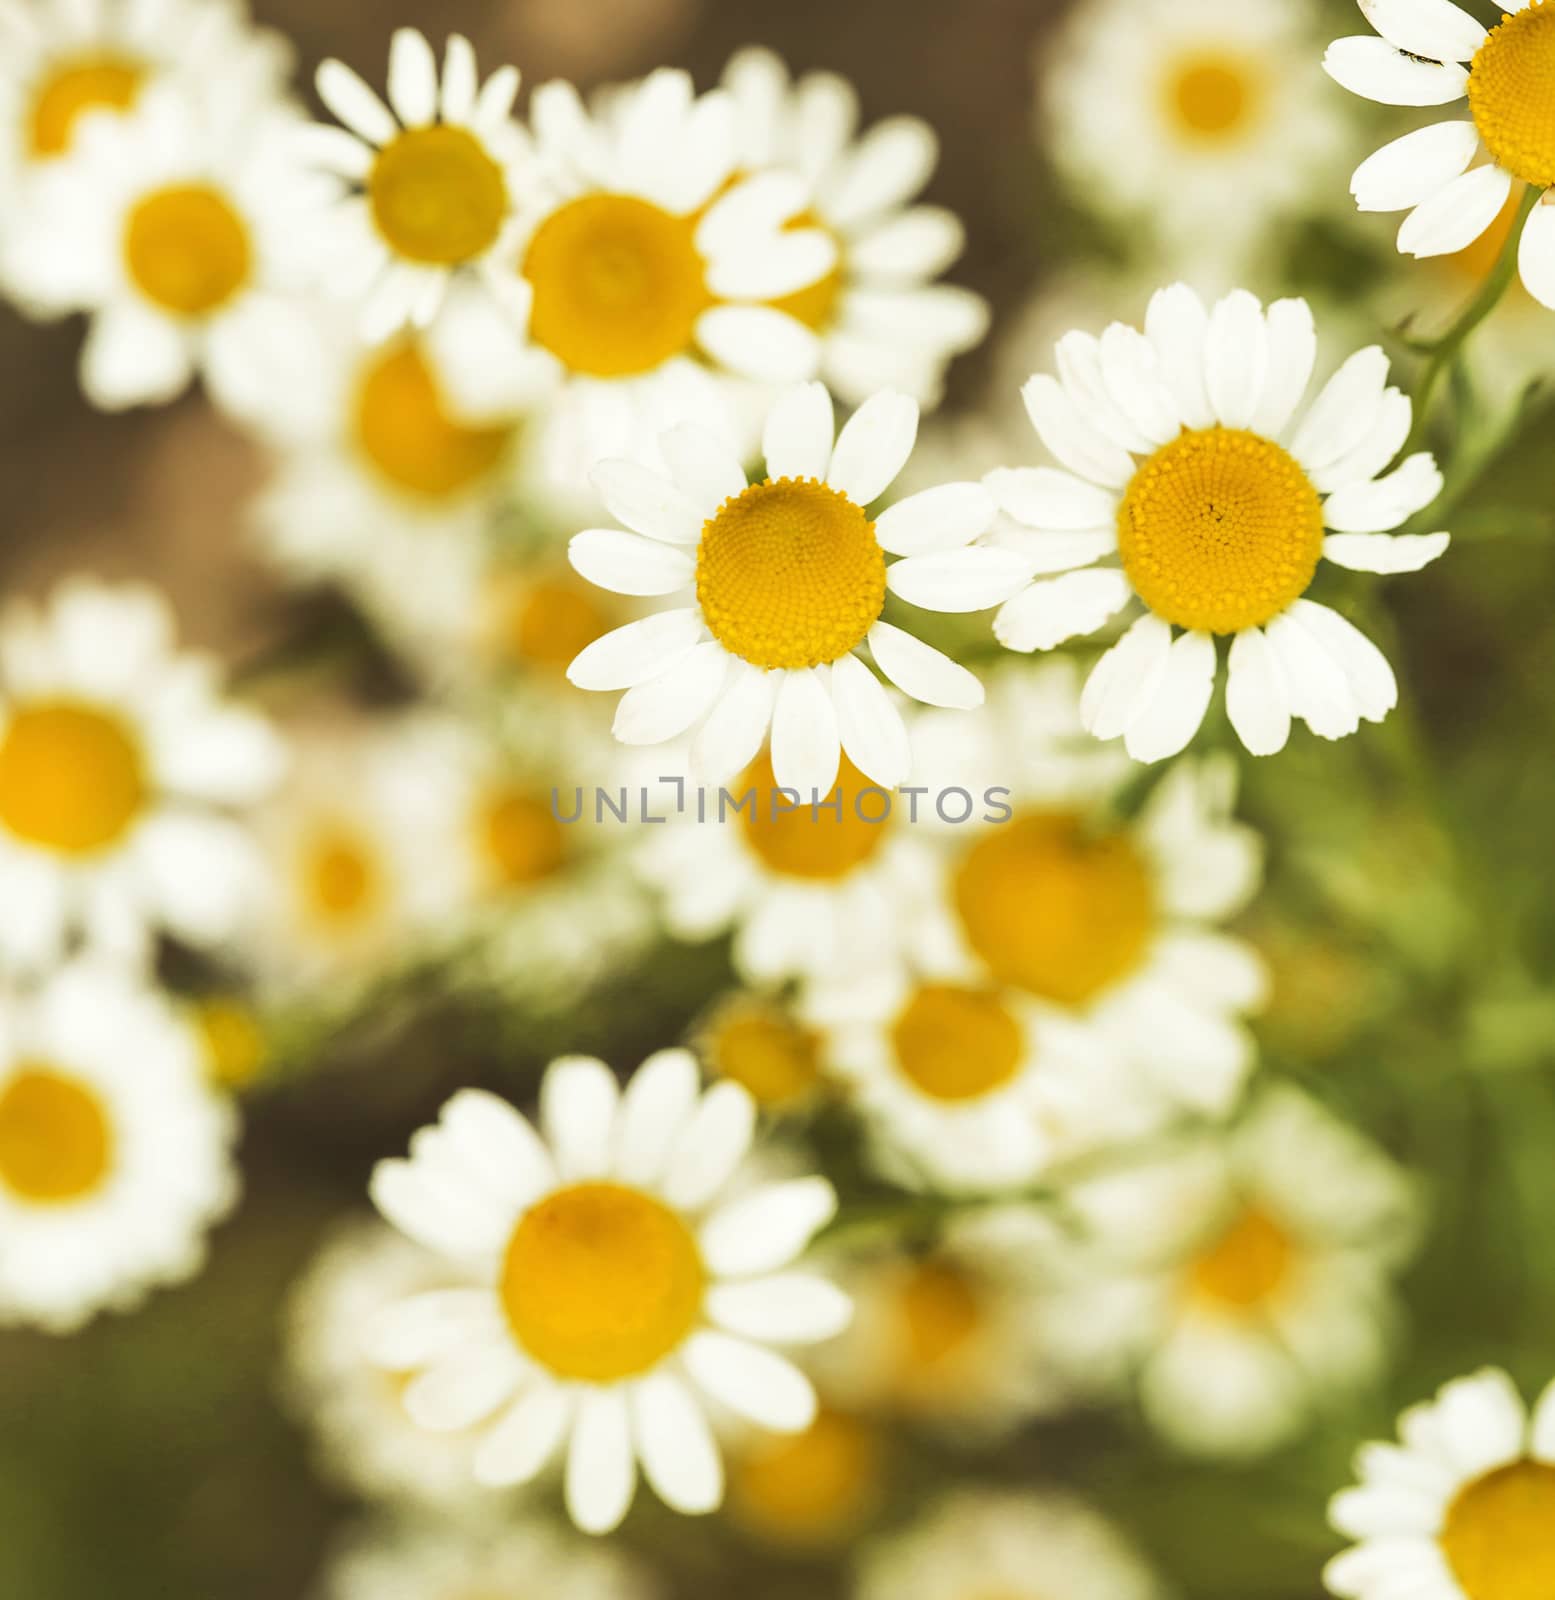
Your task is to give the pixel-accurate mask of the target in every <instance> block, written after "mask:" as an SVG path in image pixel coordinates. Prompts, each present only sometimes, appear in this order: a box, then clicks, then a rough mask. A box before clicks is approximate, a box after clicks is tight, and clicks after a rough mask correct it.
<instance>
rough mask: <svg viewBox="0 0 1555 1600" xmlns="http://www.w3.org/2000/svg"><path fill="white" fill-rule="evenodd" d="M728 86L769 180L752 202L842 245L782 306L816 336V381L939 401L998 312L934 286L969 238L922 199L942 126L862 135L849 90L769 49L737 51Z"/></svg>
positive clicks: (905, 122) (842, 391)
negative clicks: (959, 361)
mask: <svg viewBox="0 0 1555 1600" xmlns="http://www.w3.org/2000/svg"><path fill="white" fill-rule="evenodd" d="M723 83H724V87H725V88H726V89H727V90H728V91H729V94H730V96H731V97H732V98H733V100H734V107H735V127H736V140H737V144H738V149H739V163H740V167H741V169H742V170H743V171H745V172H750V173H760V174H764V175H765V177H764V178H763V181H762V182H761V183H760V185H759V186H757V187H756V188H754V189H753V190H752V194H753V195H754V194H755V193H757V192H759V193H760V194H761V195H762V197H763V205H764V208H765V211H766V214H767V215H768V216H770V217H771V218H772V219H774V220H777V221H779V222H781V223H782V224H783V226H784V227H785V228H787V229H790V230H792V229H803V228H815V229H819V230H820V231H821V232H823V233H824V234H826V235H827V236H828V237H829V238H830V240H831V241H832V244H833V245H834V247H835V258H834V262H833V265H832V267H831V270H830V271H829V272H828V273H826V275H825V276H824V277H821V278H818V279H817V280H816V281H815V282H814V283H812V284H809V285H808V286H806V287H804V288H802V289H799V290H797V291H796V292H794V293H792V294H788V295H785V296H783V297H782V298H780V299H778V300H776V301H775V302H773V303H774V304H775V305H776V306H777V308H778V309H780V310H783V311H786V312H787V313H788V314H789V315H790V316H792V317H795V318H797V320H798V321H800V322H802V323H803V324H804V325H805V326H806V327H807V328H811V329H813V330H814V332H815V335H816V337H817V338H818V339H819V340H820V366H819V369H818V375H819V376H820V377H821V378H822V379H823V380H824V381H825V383H826V386H827V387H828V388H829V389H830V390H831V391H832V393H833V394H835V395H837V396H838V398H839V399H841V400H843V401H845V402H846V403H848V404H849V405H861V404H862V403H863V402H864V401H865V400H867V399H868V398H869V396H870V395H872V394H874V393H875V392H876V391H877V390H880V389H899V390H902V391H903V392H904V393H907V394H910V395H912V396H913V398H914V399H915V400H917V401H918V402H919V403H920V404H921V405H924V406H932V405H935V404H937V403H938V401H939V397H940V392H941V389H942V387H943V383H944V375H945V368H946V367H947V366H948V365H949V363H950V361H951V359H952V358H953V357H954V356H958V355H960V354H961V353H962V352H963V351H964V350H970V349H971V348H972V346H973V345H975V344H977V343H978V342H979V341H980V340H981V339H982V337H983V335H984V334H985V333H986V332H987V330H988V306H987V303H986V301H984V299H983V298H982V296H981V295H977V294H973V293H972V291H971V290H970V289H962V288H958V287H955V286H952V285H950V284H941V283H935V282H933V280H934V279H935V278H937V277H938V276H939V275H940V274H941V273H942V272H944V271H945V269H946V268H947V267H949V266H950V265H951V263H952V262H954V261H955V259H956V258H957V257H958V256H959V255H960V254H961V249H962V245H963V243H964V242H965V234H964V231H963V229H962V226H961V223H960V221H959V219H958V218H957V217H956V216H954V215H953V214H952V213H951V212H949V211H946V210H944V209H943V208H942V207H940V206H927V205H915V204H913V201H914V200H915V199H916V197H917V195H918V193H919V191H920V190H921V189H922V188H923V186H924V184H926V183H927V182H928V180H929V177H930V174H931V173H932V172H933V170H934V166H935V163H936V162H937V161H938V159H939V141H938V140H937V139H936V137H935V135H934V130H933V129H932V128H930V127H929V125H928V124H927V123H926V122H924V121H922V120H921V119H920V118H918V117H890V118H888V119H887V120H885V121H884V122H878V123H876V124H875V125H874V127H872V128H870V129H869V130H868V132H866V133H863V134H860V133H859V132H858V96H857V94H856V93H855V92H854V89H853V86H852V85H851V84H850V83H848V82H847V81H846V80H845V79H843V78H839V77H837V76H836V74H834V73H830V72H811V73H807V74H806V75H805V76H804V77H802V78H800V79H798V80H797V81H795V80H793V79H791V78H790V75H789V71H788V68H787V66H786V65H785V64H784V62H783V61H782V59H781V58H780V57H778V56H776V55H774V54H773V53H772V52H771V51H770V50H763V49H746V50H741V51H739V52H738V53H737V54H736V55H735V56H734V57H733V58H732V59H731V60H730V62H729V64H728V66H727V67H726V68H725V69H724V75H723Z"/></svg>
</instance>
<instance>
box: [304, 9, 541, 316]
mask: <svg viewBox="0 0 1555 1600" xmlns="http://www.w3.org/2000/svg"><path fill="white" fill-rule="evenodd" d="M316 84H317V88H318V92H319V98H320V99H321V100H322V101H323V102H324V104H325V105H326V106H327V107H328V108H329V109H330V111H331V112H333V113H334V115H335V116H336V117H337V118H338V119H339V121H340V122H341V123H342V124H344V126H343V127H335V126H333V125H332V124H328V123H316V124H314V125H313V126H312V127H311V128H310V129H309V130H308V139H307V141H306V149H307V151H308V152H309V154H310V156H311V157H312V159H313V160H314V161H315V162H316V163H317V164H318V165H319V167H320V168H322V169H323V170H324V171H326V172H329V173H332V174H334V175H335V176H337V177H339V178H340V179H342V180H344V183H345V185H346V187H345V189H344V190H343V192H342V194H341V196H340V198H339V200H338V203H337V205H336V206H335V208H334V211H333V213H332V214H331V215H330V217H329V219H328V222H329V232H328V236H327V238H326V240H325V241H324V253H323V260H322V261H321V262H320V267H321V279H322V281H323V282H324V283H325V285H326V286H327V287H329V288H331V289H332V290H334V291H336V292H338V293H339V294H341V295H342V296H343V297H346V298H352V299H354V298H356V297H357V296H365V300H364V301H363V304H362V312H361V327H362V333H363V336H364V337H366V338H368V339H370V340H377V339H382V338H386V337H387V336H388V335H389V334H391V333H393V332H395V331H396V329H399V328H401V327H403V326H404V325H405V324H406V323H408V322H413V323H414V324H415V325H416V326H418V327H426V326H427V325H428V324H429V323H430V322H431V321H432V320H433V319H434V318H435V317H436V316H437V313H438V311H439V310H440V309H441V307H442V304H443V297H444V296H445V294H446V293H447V292H448V286H449V283H450V282H451V281H452V280H453V278H454V277H455V275H456V274H471V275H474V276H476V277H478V278H479V280H480V282H481V284H482V285H483V287H484V288H485V289H486V290H487V292H488V293H489V294H491V295H492V296H493V297H494V298H495V299H497V300H498V301H499V302H502V303H509V302H511V300H512V299H513V294H512V290H511V286H510V284H509V282H508V278H507V272H506V266H505V263H506V259H507V255H508V252H509V251H510V250H511V247H512V243H513V240H514V238H515V236H516V233H517V226H518V225H517V220H516V208H517V205H518V203H519V198H520V196H519V188H520V184H521V183H522V181H523V180H522V173H521V167H522V164H523V161H524V157H525V154H526V150H525V141H524V137H523V135H522V133H521V132H520V131H519V128H518V126H517V124H516V123H514V121H513V120H512V114H513V101H514V99H515V98H516V97H517V95H518V69H517V68H516V67H502V68H500V69H499V70H498V71H496V72H494V73H493V74H492V75H491V77H489V78H488V79H487V80H486V82H485V83H484V84H482V83H481V82H480V80H479V78H478V77H477V75H476V68H475V52H474V50H473V49H472V48H471V46H470V41H469V40H468V39H466V38H464V37H462V36H461V35H460V34H457V33H455V34H450V35H449V38H448V52H447V55H446V56H445V58H444V61H443V67H442V72H441V74H439V71H438V64H437V58H436V56H435V55H434V54H433V52H432V46H431V45H430V44H429V43H428V42H427V39H426V36H425V35H424V34H422V33H418V32H417V31H416V30H415V29H414V28H397V29H396V30H395V32H394V36H393V39H392V40H391V41H390V45H389V105H387V106H386V105H385V104H384V103H383V101H382V100H380V99H379V98H378V96H377V95H376V94H375V93H374V92H373V91H372V90H371V89H370V88H369V87H368V86H367V84H366V83H365V82H364V81H363V80H362V79H361V78H360V77H358V76H357V74H356V73H355V72H353V71H352V70H351V68H350V67H348V66H346V65H345V63H344V62H341V61H335V60H329V61H325V62H324V63H323V64H322V65H321V66H320V67H319V70H318V74H317V78H316ZM391 106H392V108H393V109H392V110H391V109H390V107H391Z"/></svg>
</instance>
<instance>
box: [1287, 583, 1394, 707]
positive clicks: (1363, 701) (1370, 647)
mask: <svg viewBox="0 0 1555 1600" xmlns="http://www.w3.org/2000/svg"><path fill="white" fill-rule="evenodd" d="M1290 614H1291V615H1293V616H1295V617H1296V618H1297V619H1298V620H1299V621H1300V623H1301V625H1302V626H1303V627H1304V628H1305V629H1306V630H1307V631H1308V632H1309V633H1310V634H1311V635H1312V636H1313V637H1314V638H1315V639H1316V640H1317V641H1318V643H1319V644H1321V645H1322V646H1323V647H1324V649H1326V650H1327V651H1328V653H1329V655H1330V656H1331V657H1332V658H1333V659H1334V661H1336V662H1337V663H1338V665H1339V669H1340V671H1341V672H1343V674H1344V676H1345V678H1346V680H1347V681H1348V683H1349V685H1350V693H1351V694H1352V695H1353V696H1354V698H1355V704H1356V706H1357V707H1358V709H1359V710H1360V714H1361V715H1362V716H1363V717H1365V718H1366V720H1367V721H1368V722H1381V721H1382V719H1383V718H1384V717H1385V716H1387V714H1388V712H1390V711H1391V710H1392V709H1393V707H1394V706H1396V705H1397V704H1398V681H1397V679H1396V678H1395V677H1394V676H1393V669H1392V667H1390V666H1389V665H1388V660H1387V657H1386V656H1384V655H1383V653H1382V652H1381V651H1380V650H1379V649H1378V648H1377V647H1376V645H1374V644H1373V643H1372V642H1371V640H1370V639H1368V638H1367V637H1366V635H1365V634H1364V633H1362V632H1361V630H1360V629H1359V628H1357V627H1356V626H1355V624H1354V623H1352V622H1349V621H1347V620H1346V619H1345V618H1344V617H1341V616H1340V615H1339V613H1338V612H1337V611H1333V610H1330V608H1329V607H1327V606H1321V605H1318V604H1317V603H1316V602H1315V601H1312V600H1297V601H1296V602H1295V603H1294V604H1293V605H1292V606H1291V608H1290Z"/></svg>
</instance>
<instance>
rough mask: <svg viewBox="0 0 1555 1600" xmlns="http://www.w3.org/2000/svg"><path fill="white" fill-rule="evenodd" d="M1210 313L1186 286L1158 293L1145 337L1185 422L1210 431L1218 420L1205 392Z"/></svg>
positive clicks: (1181, 285) (1151, 308)
mask: <svg viewBox="0 0 1555 1600" xmlns="http://www.w3.org/2000/svg"><path fill="white" fill-rule="evenodd" d="M1208 331H1209V313H1208V312H1207V311H1206V310H1205V309H1204V302H1203V301H1202V300H1200V299H1199V297H1198V295H1196V294H1195V293H1194V292H1193V290H1192V289H1190V288H1189V287H1188V286H1187V284H1185V283H1174V284H1172V285H1171V287H1170V288H1166V289H1158V290H1157V291H1156V293H1155V294H1154V295H1152V296H1151V299H1150V308H1149V310H1148V311H1147V312H1146V314H1145V333H1146V335H1147V336H1148V338H1149V340H1150V342H1151V344H1153V345H1154V346H1155V349H1156V354H1157V355H1158V356H1159V357H1160V363H1161V369H1160V370H1161V378H1162V381H1163V382H1164V383H1165V384H1166V385H1167V387H1168V388H1169V389H1171V391H1172V393H1173V395H1174V396H1175V397H1176V400H1177V409H1178V411H1179V412H1180V413H1181V414H1182V420H1183V422H1184V423H1185V424H1186V425H1187V426H1188V427H1190V428H1207V427H1209V425H1210V424H1211V423H1212V422H1213V421H1214V420H1215V419H1214V416H1213V415H1212V413H1211V412H1210V408H1209V396H1208V395H1207V394H1206V393H1205V391H1204V339H1205V336H1206V334H1207V333H1208Z"/></svg>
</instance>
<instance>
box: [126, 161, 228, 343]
mask: <svg viewBox="0 0 1555 1600" xmlns="http://www.w3.org/2000/svg"><path fill="white" fill-rule="evenodd" d="M124 261H125V265H126V267H127V268H128V269H129V275H130V278H131V281H132V282H133V283H134V284H135V287H136V288H137V289H139V290H140V292H141V293H142V294H143V295H145V297H146V298H147V299H148V300H150V301H151V302H152V304H153V305H157V306H160V307H161V308H162V309H163V310H164V311H169V312H171V313H172V314H173V315H174V316H178V317H205V316H209V315H210V314H211V312H213V311H216V310H219V309H220V308H221V307H222V306H224V305H226V304H227V302H228V301H229V300H231V299H232V297H233V296H234V295H235V294H236V293H237V292H238V290H240V289H241V288H242V287H243V285H244V284H246V283H247V282H248V280H249V275H250V273H251V271H252V269H253V246H252V245H251V243H250V242H249V236H248V226H247V224H246V223H245V222H244V221H243V219H242V218H241V217H240V216H239V215H238V214H237V212H236V211H234V210H233V208H232V205H231V203H230V202H229V201H228V200H227V199H226V197H225V196H224V195H222V194H221V193H220V192H219V191H218V190H216V189H213V188H211V187H210V185H208V184H203V183H184V184H176V185H174V186H173V187H171V188H168V189H158V190H156V191H155V192H154V193H152V194H148V195H147V196H146V197H145V198H144V199H143V200H141V201H140V202H139V203H138V204H137V205H136V206H135V208H134V209H133V210H132V211H131V212H130V215H129V221H128V222H127V223H126V225H125V230H124Z"/></svg>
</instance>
